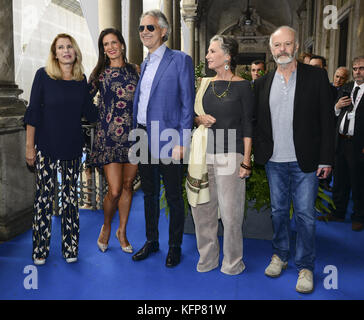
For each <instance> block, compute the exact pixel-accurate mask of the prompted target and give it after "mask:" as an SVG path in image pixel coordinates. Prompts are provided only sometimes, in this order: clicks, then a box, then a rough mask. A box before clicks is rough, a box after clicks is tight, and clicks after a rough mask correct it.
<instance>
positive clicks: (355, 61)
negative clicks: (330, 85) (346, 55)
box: [352, 56, 364, 65]
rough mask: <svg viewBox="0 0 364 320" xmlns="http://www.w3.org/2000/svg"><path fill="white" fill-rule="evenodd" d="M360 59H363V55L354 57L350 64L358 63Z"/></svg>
mask: <svg viewBox="0 0 364 320" xmlns="http://www.w3.org/2000/svg"><path fill="white" fill-rule="evenodd" d="M361 60H364V56H359V57H355V58H354V59H353V63H352V64H353V65H354V64H355V63H358V62H359V61H361Z"/></svg>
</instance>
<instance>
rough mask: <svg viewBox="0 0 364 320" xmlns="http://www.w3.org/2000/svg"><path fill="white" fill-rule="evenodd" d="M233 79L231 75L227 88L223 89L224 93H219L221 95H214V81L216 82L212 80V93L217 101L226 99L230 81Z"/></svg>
mask: <svg viewBox="0 0 364 320" xmlns="http://www.w3.org/2000/svg"><path fill="white" fill-rule="evenodd" d="M233 78H234V75H232V77H231V79H230V81H229V83H228V86H227V88H226V89H225V91H224V92H223V93H221V94H218V93H216V91H215V84H214V83H215V81H216V80H214V81H212V91H213V92H214V95H215V96H216V97H217V98H219V99H222V98H224V97H226V95H227V94H228V92H229V88H230V85H231V81H232V80H233Z"/></svg>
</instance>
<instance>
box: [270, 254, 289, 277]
mask: <svg viewBox="0 0 364 320" xmlns="http://www.w3.org/2000/svg"><path fill="white" fill-rule="evenodd" d="M287 265H288V262H283V261H282V260H281V259H280V258H279V257H278V256H277V255H276V254H274V255H273V256H272V260H271V262H270V264H269V266H268V267H267V268H266V269H265V271H264V273H265V275H266V276H268V277H272V278H276V277H279V276H280V275H281V272H282V269H287Z"/></svg>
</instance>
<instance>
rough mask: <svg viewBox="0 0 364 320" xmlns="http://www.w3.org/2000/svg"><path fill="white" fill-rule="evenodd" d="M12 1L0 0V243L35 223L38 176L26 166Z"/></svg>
mask: <svg viewBox="0 0 364 320" xmlns="http://www.w3.org/2000/svg"><path fill="white" fill-rule="evenodd" d="M12 3H13V2H12V0H0V7H1V11H0V241H6V240H9V239H11V238H13V237H15V236H16V235H18V234H20V233H22V232H24V231H26V230H28V229H29V228H30V227H31V223H32V216H33V212H32V208H33V200H34V174H32V173H31V172H30V171H29V170H28V169H27V167H26V164H25V130H24V127H23V116H24V112H25V110H26V109H25V103H24V102H23V101H22V100H19V99H18V96H19V95H20V94H21V93H22V92H23V91H22V90H20V89H19V88H18V86H17V85H16V84H15V82H14V79H15V76H14V74H15V73H14V69H15V68H14V39H13V6H12Z"/></svg>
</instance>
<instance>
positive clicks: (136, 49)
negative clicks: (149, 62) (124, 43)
mask: <svg viewBox="0 0 364 320" xmlns="http://www.w3.org/2000/svg"><path fill="white" fill-rule="evenodd" d="M142 13H143V0H132V1H130V4H129V44H128V48H127V51H128V60H129V62H131V63H136V64H138V65H140V64H141V63H142V61H143V44H142V42H141V41H140V38H139V31H138V26H139V19H140V16H141V15H142Z"/></svg>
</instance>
